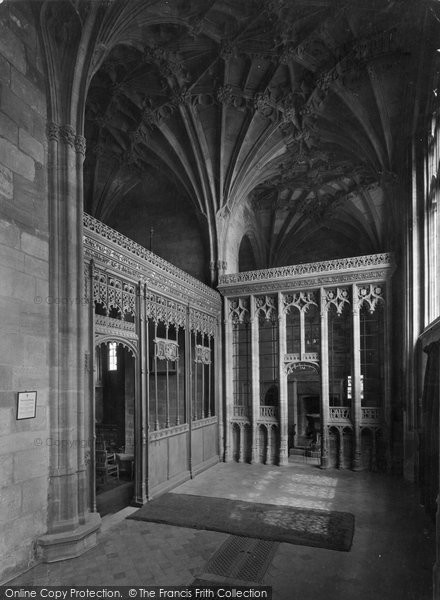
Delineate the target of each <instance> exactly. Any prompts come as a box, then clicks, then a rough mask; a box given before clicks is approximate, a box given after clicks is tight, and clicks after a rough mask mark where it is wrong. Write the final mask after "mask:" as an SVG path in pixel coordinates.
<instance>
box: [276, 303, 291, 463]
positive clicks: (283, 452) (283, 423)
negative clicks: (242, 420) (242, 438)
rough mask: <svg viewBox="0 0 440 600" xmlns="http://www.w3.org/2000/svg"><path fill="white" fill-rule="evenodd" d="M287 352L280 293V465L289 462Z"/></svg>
mask: <svg viewBox="0 0 440 600" xmlns="http://www.w3.org/2000/svg"><path fill="white" fill-rule="evenodd" d="M286 351H287V339H286V312H285V310H284V299H283V295H282V293H281V292H278V373H279V375H278V379H279V389H280V396H279V405H280V407H279V410H280V413H279V419H280V448H279V453H280V457H279V464H280V465H287V463H288V460H289V444H288V435H289V432H288V418H289V415H288V404H287V373H286V370H285V368H284V355H285V354H286Z"/></svg>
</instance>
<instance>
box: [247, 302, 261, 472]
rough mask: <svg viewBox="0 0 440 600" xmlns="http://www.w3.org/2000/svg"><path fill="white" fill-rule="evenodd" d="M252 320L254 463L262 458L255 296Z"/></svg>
mask: <svg viewBox="0 0 440 600" xmlns="http://www.w3.org/2000/svg"><path fill="white" fill-rule="evenodd" d="M249 308H250V316H251V318H250V322H251V374H252V386H251V390H252V391H251V400H252V417H251V423H252V458H251V462H252V463H257V462H259V460H260V457H259V456H258V442H257V437H258V420H259V418H260V348H259V331H258V314H257V309H256V304H255V296H251V298H250V307H249Z"/></svg>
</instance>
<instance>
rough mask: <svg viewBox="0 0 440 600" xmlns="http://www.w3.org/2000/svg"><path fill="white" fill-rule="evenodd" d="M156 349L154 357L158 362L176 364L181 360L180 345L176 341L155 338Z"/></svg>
mask: <svg viewBox="0 0 440 600" xmlns="http://www.w3.org/2000/svg"><path fill="white" fill-rule="evenodd" d="M154 348H155V354H154V355H155V357H156V358H157V359H158V360H169V361H171V362H174V361H176V360H178V359H179V344H178V343H177V342H176V341H175V340H167V339H165V338H155V339H154Z"/></svg>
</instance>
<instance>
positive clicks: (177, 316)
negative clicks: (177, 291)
mask: <svg viewBox="0 0 440 600" xmlns="http://www.w3.org/2000/svg"><path fill="white" fill-rule="evenodd" d="M145 308H146V316H147V318H150V319H152V320H153V321H156V322H157V321H162V322H163V323H165V324H166V325H175V326H176V327H182V328H184V327H185V325H186V306H185V305H183V304H180V303H179V302H176V301H175V300H170V299H169V298H164V297H163V296H160V295H159V294H155V293H154V292H147V294H146V298H145Z"/></svg>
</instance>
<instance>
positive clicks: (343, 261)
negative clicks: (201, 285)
mask: <svg viewBox="0 0 440 600" xmlns="http://www.w3.org/2000/svg"><path fill="white" fill-rule="evenodd" d="M391 258H392V257H391V254H390V253H387V252H385V253H382V254H368V255H365V256H356V257H350V258H340V259H337V260H326V261H322V262H315V263H303V264H301V265H291V266H287V267H275V268H273V269H262V270H260V271H245V272H242V273H232V274H230V275H222V276H221V277H220V282H219V283H220V285H227V284H233V283H249V282H258V281H264V280H277V279H279V278H283V279H285V278H290V277H296V276H301V275H308V274H315V273H328V272H331V271H346V270H351V269H355V270H358V269H365V268H371V267H381V266H389V265H390V264H391Z"/></svg>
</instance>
